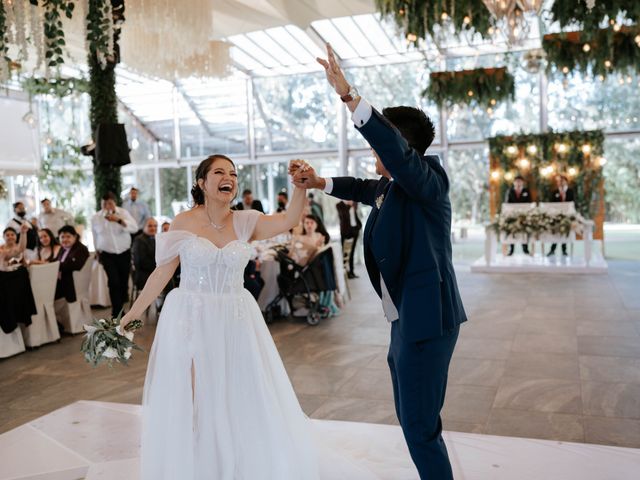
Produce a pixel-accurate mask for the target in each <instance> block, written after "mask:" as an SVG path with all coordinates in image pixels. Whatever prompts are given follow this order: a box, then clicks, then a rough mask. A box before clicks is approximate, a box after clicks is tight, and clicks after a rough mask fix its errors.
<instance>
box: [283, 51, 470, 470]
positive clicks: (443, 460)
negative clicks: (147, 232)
mask: <svg viewBox="0 0 640 480" xmlns="http://www.w3.org/2000/svg"><path fill="white" fill-rule="evenodd" d="M327 56H328V59H327V60H322V59H318V62H319V63H320V64H322V66H323V67H324V68H325V71H326V74H327V80H328V81H329V83H330V84H331V86H332V87H333V88H334V89H335V91H336V93H338V95H340V97H341V99H342V101H343V102H345V103H346V104H347V107H348V108H349V110H350V111H351V112H352V120H353V122H354V124H355V126H356V128H357V129H358V131H359V132H360V134H361V135H362V136H363V137H364V138H365V139H366V140H367V141H368V142H369V145H371V148H372V149H373V152H374V155H375V157H376V171H377V173H378V174H379V175H381V176H382V178H380V179H379V180H362V179H356V178H351V177H340V178H326V179H325V178H321V177H318V176H317V174H316V172H315V171H314V170H313V169H307V170H304V171H297V172H296V173H295V175H294V183H295V184H296V185H298V186H303V187H307V188H320V189H323V190H324V191H325V192H327V193H329V194H331V195H333V196H335V197H338V198H341V199H345V200H353V201H355V202H362V203H365V204H367V205H370V206H371V207H372V210H371V214H370V215H369V218H368V220H367V224H366V227H365V230H364V250H365V263H366V266H367V271H368V273H369V277H370V279H371V283H372V284H373V287H374V289H375V290H376V293H377V294H378V296H379V297H380V298H381V300H382V307H383V310H384V314H385V316H386V318H387V320H388V321H389V322H391V344H390V346H389V355H388V357H387V361H388V363H389V368H390V369H391V380H392V383H393V393H394V399H395V405H396V413H397V415H398V420H399V421H400V425H401V426H402V431H403V433H404V436H405V439H406V441H407V445H408V447H409V452H410V453H411V458H412V459H413V462H414V463H415V465H416V467H417V469H418V472H419V473H420V478H421V479H423V480H425V479H429V480H447V479H453V473H452V471H451V464H450V462H449V457H448V455H447V449H446V446H445V444H444V440H443V438H442V435H441V433H442V422H441V419H440V410H441V409H442V406H443V403H444V397H445V390H446V386H447V374H448V370H449V362H450V360H451V355H452V354H453V349H454V347H455V344H456V340H457V338H458V330H459V325H460V324H461V323H462V322H464V321H465V320H466V315H465V312H464V308H463V306H462V301H461V299H460V295H459V293H458V286H457V284H456V277H455V273H454V271H453V265H452V262H451V241H450V237H451V204H450V202H449V196H448V193H449V180H448V179H447V174H446V173H445V171H444V169H443V168H442V166H441V165H440V162H439V160H438V157H437V156H433V155H427V156H424V155H423V154H424V152H425V150H426V149H427V147H428V146H429V145H430V144H431V141H432V140H433V136H434V127H433V125H432V123H431V122H430V120H429V119H428V118H427V116H426V115H425V114H424V113H423V112H422V111H421V110H418V109H415V108H410V107H396V108H388V109H385V110H383V114H382V115H381V114H380V113H378V112H377V111H376V110H374V109H372V107H371V105H369V104H368V103H367V102H366V101H365V100H363V99H362V98H360V97H359V96H358V92H357V91H356V90H355V88H353V87H352V86H350V85H349V84H348V83H347V81H346V79H345V77H344V74H343V72H342V70H341V69H340V67H339V66H338V63H337V61H336V59H335V56H334V54H333V51H332V49H331V46H330V45H327Z"/></svg>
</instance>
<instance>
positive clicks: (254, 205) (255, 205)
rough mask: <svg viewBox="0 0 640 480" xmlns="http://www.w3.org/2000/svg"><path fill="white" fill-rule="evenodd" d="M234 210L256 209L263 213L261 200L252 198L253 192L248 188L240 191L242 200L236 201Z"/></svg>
mask: <svg viewBox="0 0 640 480" xmlns="http://www.w3.org/2000/svg"><path fill="white" fill-rule="evenodd" d="M233 209H234V210H257V211H259V212H262V213H264V208H262V202H261V201H260V200H254V199H253V192H252V191H251V190H249V189H248V188H247V189H246V190H244V191H243V192H242V201H241V202H238V203H236V206H235V207H234V208H233Z"/></svg>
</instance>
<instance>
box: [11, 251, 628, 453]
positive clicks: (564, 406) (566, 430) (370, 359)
mask: <svg viewBox="0 0 640 480" xmlns="http://www.w3.org/2000/svg"><path fill="white" fill-rule="evenodd" d="M360 269H361V273H362V274H363V278H361V279H359V280H357V281H355V282H353V283H352V293H353V297H354V298H353V300H352V301H351V302H350V303H349V304H348V306H347V307H346V308H345V309H344V311H343V313H342V315H341V316H339V317H336V318H332V319H330V320H327V321H325V322H322V323H321V324H320V325H319V326H317V327H308V326H307V325H306V324H304V323H302V322H300V321H280V322H277V323H274V324H273V325H272V326H271V332H272V334H273V336H274V339H275V341H276V344H277V346H278V349H279V351H280V353H281V355H282V358H283V360H284V362H285V366H286V368H287V371H288V372H289V375H290V376H291V379H292V382H293V385H294V388H295V390H296V392H297V394H298V397H299V399H300V402H301V404H302V406H303V408H304V410H305V411H306V412H307V413H308V414H309V415H310V416H311V417H312V418H318V419H331V420H348V421H356V422H369V423H388V424H396V423H397V421H396V419H395V414H394V408H393V401H392V393H391V385H390V380H389V374H388V369H387V365H386V350H387V344H388V336H389V326H388V325H387V324H386V323H385V321H384V320H383V317H382V313H381V308H380V306H379V302H378V301H377V298H376V297H375V294H373V291H372V289H371V287H370V286H369V284H368V281H367V280H366V279H365V278H364V268H363V267H360ZM457 271H458V279H459V283H460V287H461V291H462V296H463V300H464V303H465V306H466V308H467V312H468V316H469V322H467V323H466V324H465V325H464V326H463V327H462V328H461V334H460V339H459V342H458V345H457V348H456V352H455V354H454V359H453V362H452V365H451V371H450V380H449V388H448V393H447V399H446V406H445V409H444V415H443V416H444V426H445V429H447V430H454V431H459V432H470V433H486V434H492V435H504V436H518V437H528V438H539V439H549V440H562V441H572V442H586V443H598V444H604V445H617V446H625V447H635V448H638V447H640V295H638V294H637V292H638V291H639V288H638V287H639V286H640V264H639V263H637V262H635V263H634V262H628V263H625V262H619V261H612V262H610V264H609V273H608V274H607V275H597V276H582V275H581V276H571V275H554V276H545V275H542V274H520V275H507V274H480V273H473V274H472V273H470V272H469V267H468V265H464V264H462V265H458V267H457ZM153 333H154V331H153V328H151V327H149V328H147V329H146V331H145V332H143V333H141V334H140V335H138V337H137V340H138V341H139V342H140V343H141V344H142V345H143V346H144V347H145V348H146V349H147V350H148V349H149V346H150V343H151V341H152V338H153ZM80 342H81V337H73V338H71V337H64V338H63V339H62V342H61V343H60V344H53V345H47V346H43V347H41V348H39V349H38V350H36V351H32V352H27V353H24V354H22V355H19V356H16V357H13V358H9V359H6V360H2V361H0V405H2V406H3V408H2V409H0V432H5V431H7V430H10V429H11V428H14V427H16V426H18V425H22V424H24V423H26V422H27V421H30V420H32V419H34V418H37V417H40V416H42V415H44V414H46V413H49V412H51V411H52V410H55V409H57V408H60V407H63V406H65V405H68V404H70V403H72V402H74V401H77V400H101V401H109V402H124V403H140V401H141V395H142V384H143V379H144V372H145V367H146V360H147V357H146V354H138V355H137V356H136V358H135V360H134V361H133V362H132V364H131V366H130V367H129V368H115V369H113V370H109V369H108V368H100V369H95V370H94V369H92V368H90V367H88V366H86V365H85V364H84V363H83V360H82V358H81V355H80V353H79V346H80Z"/></svg>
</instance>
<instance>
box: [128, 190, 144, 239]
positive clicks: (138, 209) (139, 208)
mask: <svg viewBox="0 0 640 480" xmlns="http://www.w3.org/2000/svg"><path fill="white" fill-rule="evenodd" d="M139 193H140V191H139V190H138V189H137V188H136V187H131V190H129V198H127V199H126V200H125V201H124V202H123V203H122V208H124V209H125V210H126V211H127V212H129V213H130V214H131V216H132V217H133V219H134V220H135V221H136V224H137V225H138V228H139V229H140V230H138V231H137V232H135V233H134V234H133V237H136V236H137V235H140V234H141V233H142V226H143V225H144V224H145V222H146V221H147V219H148V218H149V217H151V210H149V206H148V205H147V204H146V203H144V202H143V201H142V200H138V194H139Z"/></svg>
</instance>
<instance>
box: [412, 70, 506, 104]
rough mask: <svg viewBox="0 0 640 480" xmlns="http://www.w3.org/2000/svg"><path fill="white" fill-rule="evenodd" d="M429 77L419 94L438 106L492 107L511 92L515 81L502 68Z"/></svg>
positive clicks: (437, 73) (438, 74)
mask: <svg viewBox="0 0 640 480" xmlns="http://www.w3.org/2000/svg"><path fill="white" fill-rule="evenodd" d="M430 78H431V81H430V83H429V86H428V87H427V88H426V89H425V90H424V91H423V92H422V95H423V96H426V97H427V98H429V99H430V100H432V101H433V102H435V103H436V104H437V105H438V106H440V107H443V106H452V105H470V106H480V107H483V108H487V109H489V108H491V109H492V108H495V106H496V105H497V104H498V103H499V102H501V101H504V100H507V99H513V98H514V95H515V80H514V78H513V75H511V74H510V73H509V72H508V71H507V69H506V68H505V67H502V68H477V69H475V70H462V71H458V72H433V73H432V74H431V75H430Z"/></svg>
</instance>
